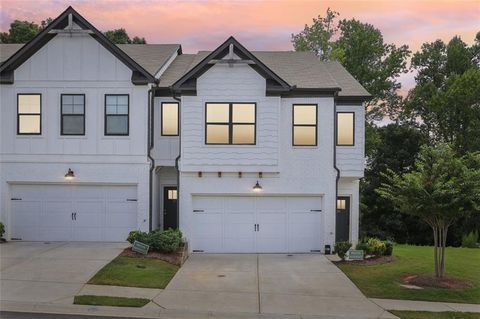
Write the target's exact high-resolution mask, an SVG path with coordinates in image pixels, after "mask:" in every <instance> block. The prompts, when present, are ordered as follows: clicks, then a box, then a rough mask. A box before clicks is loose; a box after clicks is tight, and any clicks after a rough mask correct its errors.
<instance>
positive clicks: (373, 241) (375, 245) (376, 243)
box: [367, 237, 386, 256]
mask: <svg viewBox="0 0 480 319" xmlns="http://www.w3.org/2000/svg"><path fill="white" fill-rule="evenodd" d="M367 244H368V245H369V246H370V247H372V253H373V255H375V256H381V255H383V253H384V252H385V249H386V247H385V243H384V242H383V241H381V240H380V239H378V238H375V237H372V238H370V239H368V241H367Z"/></svg>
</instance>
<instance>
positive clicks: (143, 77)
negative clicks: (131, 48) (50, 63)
mask: <svg viewBox="0 0 480 319" xmlns="http://www.w3.org/2000/svg"><path fill="white" fill-rule="evenodd" d="M69 14H71V15H72V18H73V22H75V23H76V24H77V25H79V26H80V27H81V28H82V29H84V30H91V31H92V33H91V34H90V35H91V36H92V37H93V38H94V39H95V40H97V41H98V42H99V43H100V44H101V45H102V46H103V47H104V48H105V49H107V50H108V51H109V52H110V53H112V54H113V55H114V56H115V57H116V58H117V59H119V60H120V61H122V62H123V63H124V64H125V65H126V66H127V67H128V68H129V69H130V70H132V79H131V80H132V83H133V84H135V85H145V84H147V83H153V82H155V81H156V79H155V77H154V76H153V75H151V74H150V73H149V72H148V71H146V70H145V69H144V68H142V67H141V66H140V65H139V64H138V63H136V62H135V61H134V60H133V59H132V58H130V57H129V56H128V55H127V54H126V53H125V52H123V51H122V50H121V49H120V48H118V47H117V46H116V45H115V44H114V43H113V42H111V41H110V40H108V38H107V37H106V36H105V35H104V34H103V33H102V32H100V31H99V30H97V29H96V28H95V27H94V26H93V25H92V24H90V22H88V21H87V20H86V19H85V18H84V17H82V16H81V15H80V14H79V13H78V12H77V11H75V10H74V9H73V8H72V7H71V6H70V7H68V8H67V9H66V10H65V11H64V12H62V13H61V14H60V15H59V16H58V17H57V18H56V19H55V20H53V21H52V23H50V24H49V25H48V26H47V27H46V28H45V29H44V30H42V32H40V33H39V34H37V35H36V36H35V37H34V38H33V39H32V40H30V41H29V42H28V43H27V44H25V45H24V46H23V47H21V48H20V49H19V50H18V51H17V52H15V54H13V55H12V56H11V57H10V58H9V59H8V60H6V61H5V62H4V63H2V65H0V81H1V82H0V83H2V84H12V83H13V81H14V78H13V70H15V69H16V68H18V67H19V66H20V65H22V63H24V62H25V61H26V60H28V59H29V58H30V57H31V56H32V55H33V54H34V53H35V52H37V51H38V50H40V49H41V48H42V47H43V46H44V45H45V44H46V43H47V42H48V41H50V40H51V39H52V38H53V37H55V36H56V34H54V33H50V31H52V30H55V29H64V28H65V27H66V26H67V25H68V16H69ZM10 74H11V75H10Z"/></svg>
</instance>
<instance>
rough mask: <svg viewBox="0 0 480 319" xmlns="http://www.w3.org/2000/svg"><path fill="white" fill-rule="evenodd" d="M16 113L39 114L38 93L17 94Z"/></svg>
mask: <svg viewBox="0 0 480 319" xmlns="http://www.w3.org/2000/svg"><path fill="white" fill-rule="evenodd" d="M18 113H19V114H21V113H37V114H40V94H29V95H23V94H20V95H18Z"/></svg>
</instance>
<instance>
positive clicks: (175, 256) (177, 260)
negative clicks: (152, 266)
mask: <svg viewBox="0 0 480 319" xmlns="http://www.w3.org/2000/svg"><path fill="white" fill-rule="evenodd" d="M120 256H123V257H135V258H153V259H160V260H163V261H166V262H167V263H170V264H172V265H176V266H182V264H183V262H184V247H183V246H181V247H180V248H179V249H178V250H177V251H176V252H174V253H170V254H166V253H160V252H157V251H149V252H148V254H147V255H143V254H139V253H137V252H134V251H132V247H128V248H125V249H124V250H123V251H122V253H121V254H120Z"/></svg>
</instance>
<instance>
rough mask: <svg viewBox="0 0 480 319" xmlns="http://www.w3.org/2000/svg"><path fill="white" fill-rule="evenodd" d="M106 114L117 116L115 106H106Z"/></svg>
mask: <svg viewBox="0 0 480 319" xmlns="http://www.w3.org/2000/svg"><path fill="white" fill-rule="evenodd" d="M105 112H106V113H107V114H117V106H116V105H107V108H106V109H105Z"/></svg>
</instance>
